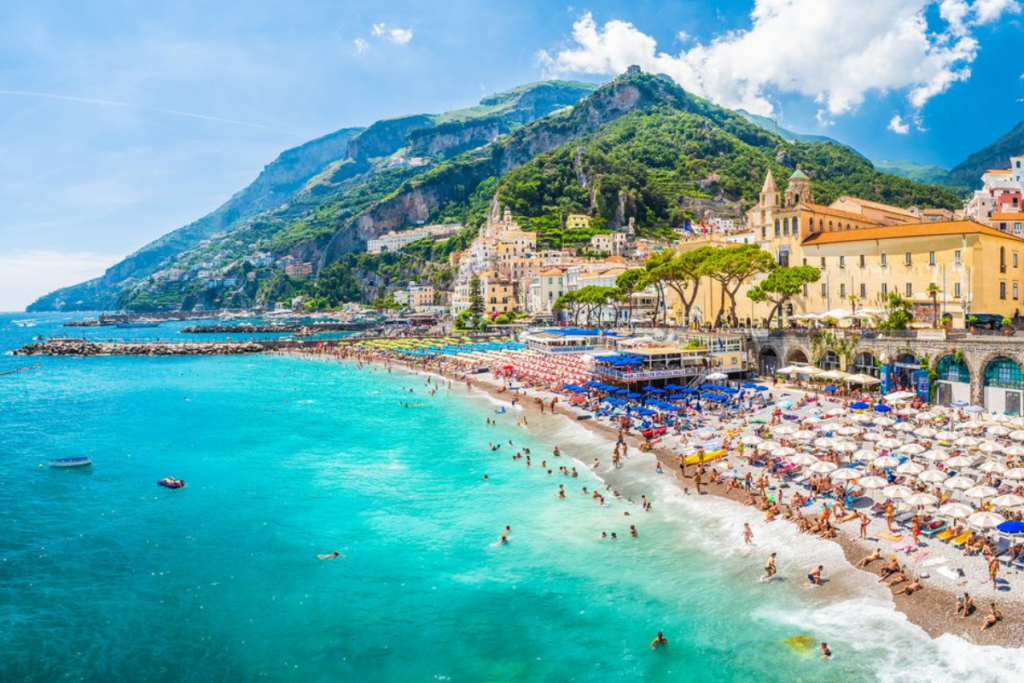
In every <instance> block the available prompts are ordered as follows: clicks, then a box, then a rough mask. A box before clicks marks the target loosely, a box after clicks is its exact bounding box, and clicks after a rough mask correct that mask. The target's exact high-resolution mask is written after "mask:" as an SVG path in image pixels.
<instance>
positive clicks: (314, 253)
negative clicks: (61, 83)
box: [35, 72, 960, 310]
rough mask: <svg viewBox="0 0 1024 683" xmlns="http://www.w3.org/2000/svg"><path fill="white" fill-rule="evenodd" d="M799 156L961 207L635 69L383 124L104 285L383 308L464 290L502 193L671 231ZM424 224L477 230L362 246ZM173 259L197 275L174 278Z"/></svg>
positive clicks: (146, 292)
mask: <svg viewBox="0 0 1024 683" xmlns="http://www.w3.org/2000/svg"><path fill="white" fill-rule="evenodd" d="M591 91H592V92H591ZM588 93H589V94H588ZM584 95H585V96H584ZM580 98H582V99H580ZM797 165H800V166H801V167H802V168H803V170H804V171H805V172H807V173H808V174H809V175H810V176H811V178H812V181H813V183H814V191H815V195H816V196H817V198H818V200H819V201H821V202H828V201H831V199H833V198H835V197H837V196H839V195H841V194H853V195H857V196H860V197H863V198H865V199H873V200H877V201H883V202H887V203H892V204H897V205H901V206H910V205H918V206H941V207H947V208H951V207H958V206H959V204H960V201H959V199H958V198H957V197H956V196H955V195H954V194H952V193H950V192H949V191H947V190H945V189H942V188H936V187H932V186H928V185H921V184H919V183H914V182H912V181H910V180H907V179H904V178H899V177H896V176H893V175H886V174H883V173H879V172H878V171H876V170H875V169H874V168H873V167H872V166H871V163H870V162H869V161H868V160H867V159H865V158H864V157H862V156H861V155H859V154H858V153H856V152H855V151H853V150H851V149H850V148H848V147H845V146H843V145H839V144H837V143H834V142H831V141H829V142H821V141H814V142H801V141H790V140H787V139H783V138H782V137H780V136H779V135H777V134H775V133H774V132H770V131H767V130H765V129H764V128H762V127H761V126H759V125H755V124H754V123H751V122H749V121H748V120H747V119H746V118H744V117H743V116H742V115H740V114H738V113H736V112H732V111H729V110H727V109H723V108H721V107H718V106H716V105H714V104H712V103H710V102H708V101H707V100H704V99H701V98H699V97H695V96H693V95H691V94H690V93H688V92H686V91H685V90H683V89H682V88H680V87H679V86H678V85H676V84H675V83H674V82H673V81H671V80H670V79H668V78H667V77H663V76H655V75H651V74H643V73H633V72H631V73H629V74H626V75H624V76H621V77H619V78H617V79H615V80H614V81H612V82H610V83H606V84H604V85H602V86H600V87H599V88H597V89H596V90H593V86H589V85H587V86H585V84H572V83H557V82H555V83H545V84H534V85H532V86H525V87H524V88H522V89H516V90H513V91H509V93H503V94H501V95H498V96H494V97H491V98H487V99H485V100H484V101H483V102H482V103H481V104H480V105H479V106H478V107H473V108H470V109H466V110H459V111H456V112H449V113H448V114H444V115H440V116H413V117H403V118H400V119H391V120H388V121H382V122H378V123H375V124H373V125H372V126H370V127H368V128H367V129H365V130H363V131H360V132H358V133H357V134H355V135H353V136H352V137H351V139H350V141H349V144H348V146H347V149H346V153H345V155H344V156H342V157H340V158H338V159H335V160H332V161H330V162H329V163H326V164H325V165H324V166H323V168H322V169H320V171H319V172H317V173H315V174H314V175H312V176H311V177H309V178H308V180H306V182H305V183H304V184H303V186H302V187H301V189H299V190H297V191H296V192H294V194H292V195H291V196H290V197H288V198H287V200H286V201H285V202H284V203H283V204H281V205H280V206H278V207H276V208H272V209H269V210H266V211H263V212H262V213H259V214H258V215H256V216H254V217H250V218H247V219H245V220H243V221H241V222H239V223H237V224H236V225H234V226H233V227H232V228H231V229H230V230H226V231H224V232H222V233H220V234H219V235H218V236H217V237H215V238H213V239H207V240H204V241H203V242H201V243H200V244H199V245H197V246H195V247H193V248H191V249H188V250H185V251H183V252H181V253H178V254H176V255H172V256H169V257H167V258H165V259H164V260H163V262H162V263H161V264H160V266H159V268H156V269H154V270H152V271H150V273H147V274H145V275H142V276H141V277H140V276H139V275H137V274H128V276H127V277H125V278H124V279H122V280H121V281H120V282H113V283H110V284H105V285H104V286H103V292H104V293H105V296H106V297H107V298H106V300H107V301H114V300H117V301H119V302H121V303H129V304H130V305H131V307H132V308H133V310H145V309H149V308H166V307H173V306H183V307H185V308H189V307H192V306H195V305H198V304H202V305H203V306H207V307H217V306H236V305H251V304H253V303H262V302H277V301H287V300H288V299H290V298H291V297H293V296H295V295H299V294H302V295H306V296H308V297H310V299H311V301H313V302H315V305H317V306H332V305H335V304H336V303H338V302H340V301H345V300H356V299H358V300H363V301H369V300H373V299H375V298H378V297H381V296H384V295H385V294H386V293H387V292H388V291H389V289H391V288H394V287H395V286H397V285H401V284H404V283H405V282H407V281H408V280H410V279H418V280H425V281H431V282H434V283H435V284H436V285H438V286H440V287H444V286H446V285H447V284H448V283H450V280H451V276H452V273H451V268H450V267H449V266H448V264H447V257H448V255H449V254H450V253H452V252H453V251H457V250H459V249H462V248H465V246H466V245H467V244H468V242H469V240H471V239H472V237H473V235H474V234H475V233H474V230H475V228H476V227H477V226H479V225H480V224H481V223H482V222H483V220H484V218H485V216H486V215H487V212H488V210H489V208H490V207H491V206H492V205H493V202H494V200H495V198H497V200H498V201H499V202H501V203H506V204H508V205H510V206H512V207H513V210H514V212H515V213H516V214H517V215H519V216H521V218H522V222H523V224H524V225H525V226H526V227H527V228H528V229H533V230H537V231H538V232H540V233H542V235H541V240H542V242H544V243H547V244H552V245H556V244H558V245H560V244H563V243H567V245H568V244H573V243H576V241H577V240H579V239H580V237H581V235H580V234H574V235H565V234H562V230H561V216H564V215H565V214H566V213H568V212H583V213H587V214H589V215H590V216H592V219H593V222H592V231H607V230H610V229H612V228H615V227H618V226H621V225H623V224H624V223H626V222H627V221H628V220H629V219H630V218H632V219H634V220H635V223H636V228H637V230H638V232H639V233H640V234H641V235H650V236H657V235H668V234H671V228H672V227H678V226H681V225H683V224H684V223H685V222H687V221H691V220H694V219H695V218H698V217H700V216H702V215H703V212H704V211H706V210H709V209H710V210H713V211H715V212H716V213H718V214H720V215H732V216H735V217H737V218H739V217H741V216H742V211H743V209H744V208H746V207H747V206H749V205H750V204H751V203H752V202H753V201H754V200H755V199H756V198H757V194H758V191H759V190H760V187H761V183H762V182H763V179H764V175H765V173H766V172H767V170H769V169H771V170H772V171H773V172H774V173H775V176H776V178H779V180H780V181H783V180H784V179H785V178H787V177H788V176H789V175H790V174H791V173H792V172H793V170H794V169H795V168H796V167H797ZM424 222H458V223H461V224H463V225H465V226H466V229H465V230H463V232H462V233H460V234H459V235H458V236H457V237H454V238H451V239H449V240H447V241H446V242H439V243H429V242H425V243H414V244H413V245H410V247H408V248H406V249H405V250H403V251H402V252H400V253H395V254H384V255H371V254H366V253H362V252H363V250H364V249H365V244H366V241H367V240H369V239H373V238H374V237H377V236H379V235H381V234H382V233H385V232H387V231H389V230H397V229H403V228H406V227H409V226H413V225H417V224H422V223H424ZM283 257H293V258H294V259H295V260H296V261H297V262H301V263H309V264H312V265H313V270H314V272H315V273H318V274H319V277H318V278H315V279H313V280H300V279H295V278H293V277H290V276H288V275H287V274H285V273H284V272H283V270H282V269H281V268H275V267H273V265H272V262H274V261H275V260H277V261H278V262H279V260H280V259H281V258H283ZM171 267H173V268H174V269H175V271H174V272H175V273H177V274H179V275H180V274H181V273H185V274H194V275H195V277H190V278H188V279H183V280H182V281H169V280H168V278H167V277H166V275H167V273H168V272H170V271H169V270H168V269H170V268H171ZM203 273H206V275H205V276H202V274H203ZM151 274H155V277H150V275H151ZM228 282H230V283H231V284H225V283H228ZM81 287H82V286H81V285H80V286H78V288H79V289H76V288H72V292H77V291H80V288H81ZM58 294H60V296H59V297H55V296H54V295H51V296H50V297H49V298H44V299H43V300H40V301H39V302H37V304H35V306H36V307H38V308H37V310H42V309H46V308H52V307H55V306H56V304H57V303H58V302H59V303H61V304H62V305H63V306H64V307H65V308H68V307H75V304H73V303H69V302H74V301H76V299H75V298H73V296H69V295H68V294H67V293H64V294H61V293H58Z"/></svg>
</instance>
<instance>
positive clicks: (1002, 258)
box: [999, 247, 1006, 273]
mask: <svg viewBox="0 0 1024 683" xmlns="http://www.w3.org/2000/svg"><path fill="white" fill-rule="evenodd" d="M999 272H1000V273H1005V272H1006V247H999Z"/></svg>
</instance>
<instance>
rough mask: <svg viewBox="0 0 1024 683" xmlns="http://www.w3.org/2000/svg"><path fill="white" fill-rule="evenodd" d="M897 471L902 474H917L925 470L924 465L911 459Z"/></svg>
mask: <svg viewBox="0 0 1024 683" xmlns="http://www.w3.org/2000/svg"><path fill="white" fill-rule="evenodd" d="M896 471H897V472H899V473H900V474H909V475H910V476H916V475H918V474H921V473H922V472H924V465H918V464H917V463H916V462H910V461H909V460H908V461H907V462H905V463H903V464H902V465H900V466H899V467H897V468H896Z"/></svg>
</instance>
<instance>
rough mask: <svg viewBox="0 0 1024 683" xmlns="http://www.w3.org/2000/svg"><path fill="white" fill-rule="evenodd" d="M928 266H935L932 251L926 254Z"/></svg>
mask: <svg viewBox="0 0 1024 683" xmlns="http://www.w3.org/2000/svg"><path fill="white" fill-rule="evenodd" d="M928 265H929V266H934V265H935V252H934V251H929V252H928Z"/></svg>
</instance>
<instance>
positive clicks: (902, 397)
mask: <svg viewBox="0 0 1024 683" xmlns="http://www.w3.org/2000/svg"><path fill="white" fill-rule="evenodd" d="M911 398H914V392H912V391H893V392H892V393H889V394H886V395H885V400H886V401H906V400H907V399H911Z"/></svg>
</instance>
